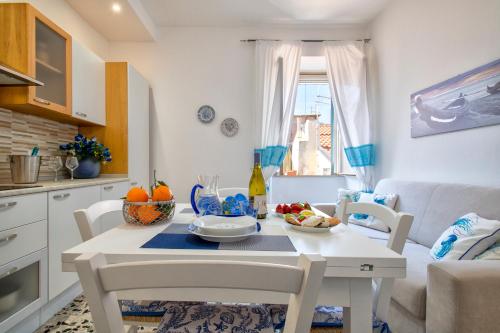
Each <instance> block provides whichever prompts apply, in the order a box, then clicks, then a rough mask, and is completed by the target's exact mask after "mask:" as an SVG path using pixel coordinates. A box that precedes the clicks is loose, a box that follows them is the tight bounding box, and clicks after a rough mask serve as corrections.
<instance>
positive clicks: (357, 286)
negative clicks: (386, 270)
mask: <svg viewBox="0 0 500 333" xmlns="http://www.w3.org/2000/svg"><path fill="white" fill-rule="evenodd" d="M349 289H350V296H351V306H350V307H348V308H347V307H344V333H371V332H372V325H373V323H372V316H373V309H372V302H373V299H372V298H373V290H372V279H370V278H352V279H351V280H350V285H349Z"/></svg>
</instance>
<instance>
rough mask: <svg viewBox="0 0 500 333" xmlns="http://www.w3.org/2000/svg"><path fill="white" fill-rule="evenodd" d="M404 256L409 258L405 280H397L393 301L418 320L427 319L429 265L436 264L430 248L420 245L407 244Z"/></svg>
mask: <svg viewBox="0 0 500 333" xmlns="http://www.w3.org/2000/svg"><path fill="white" fill-rule="evenodd" d="M403 255H404V256H405V257H406V258H407V260H406V266H407V273H406V278H405V279H396V280H395V282H394V289H393V292H392V299H393V300H394V301H395V302H397V303H398V304H399V305H401V306H402V307H404V308H405V309H406V310H408V312H410V313H411V314H413V315H414V316H415V317H416V318H419V319H425V308H426V306H425V303H426V293H427V265H428V264H430V263H432V262H434V261H433V259H432V258H431V256H430V255H429V248H428V247H425V246H423V245H420V244H408V243H407V244H406V246H405V248H404V250H403Z"/></svg>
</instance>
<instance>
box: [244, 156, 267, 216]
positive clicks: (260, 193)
mask: <svg viewBox="0 0 500 333" xmlns="http://www.w3.org/2000/svg"><path fill="white" fill-rule="evenodd" d="M248 200H249V202H250V207H251V208H252V209H254V210H256V211H257V218H258V219H265V218H266V216H267V204H266V203H267V200H266V182H265V181H264V175H263V174H262V168H261V166H260V153H254V166H253V171H252V177H251V178H250V183H249V184H248Z"/></svg>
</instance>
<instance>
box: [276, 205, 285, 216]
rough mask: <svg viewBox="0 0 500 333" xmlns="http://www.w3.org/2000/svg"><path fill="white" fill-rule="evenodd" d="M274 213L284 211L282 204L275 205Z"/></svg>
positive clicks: (282, 212)
mask: <svg viewBox="0 0 500 333" xmlns="http://www.w3.org/2000/svg"><path fill="white" fill-rule="evenodd" d="M276 213H280V214H284V213H285V211H284V209H283V206H282V205H278V207H276Z"/></svg>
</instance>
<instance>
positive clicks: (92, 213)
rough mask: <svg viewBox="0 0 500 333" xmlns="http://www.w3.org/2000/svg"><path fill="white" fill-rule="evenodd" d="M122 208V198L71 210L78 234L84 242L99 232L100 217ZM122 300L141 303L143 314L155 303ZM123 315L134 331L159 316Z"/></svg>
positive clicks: (151, 322)
mask: <svg viewBox="0 0 500 333" xmlns="http://www.w3.org/2000/svg"><path fill="white" fill-rule="evenodd" d="M122 208H123V201H122V200H104V201H99V202H96V203H94V204H92V205H91V206H90V207H88V208H86V209H78V210H75V211H74V212H73V216H74V217H75V220H76V223H77V225H78V229H79V230H80V235H81V237H82V240H83V241H84V242H85V241H88V240H89V239H92V238H94V237H95V236H97V235H98V234H100V233H101V225H100V222H101V221H102V219H100V218H101V217H103V216H105V215H106V214H109V213H113V212H121V210H122ZM124 302H125V303H124V304H130V303H131V302H133V304H134V305H138V304H141V308H142V309H143V310H142V311H141V312H144V314H146V313H147V314H149V313H148V312H149V310H148V305H149V304H154V303H157V302H155V301H151V302H144V301H135V300H134V301H132V300H127V301H124ZM160 313H161V312H160ZM124 317H125V318H127V320H126V323H127V324H128V325H130V329H131V330H130V332H136V331H137V325H142V326H154V325H155V324H157V322H155V320H156V319H158V318H159V317H157V316H156V314H155V316H150V315H148V316H141V315H126V314H124ZM158 320H159V319H158Z"/></svg>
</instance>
